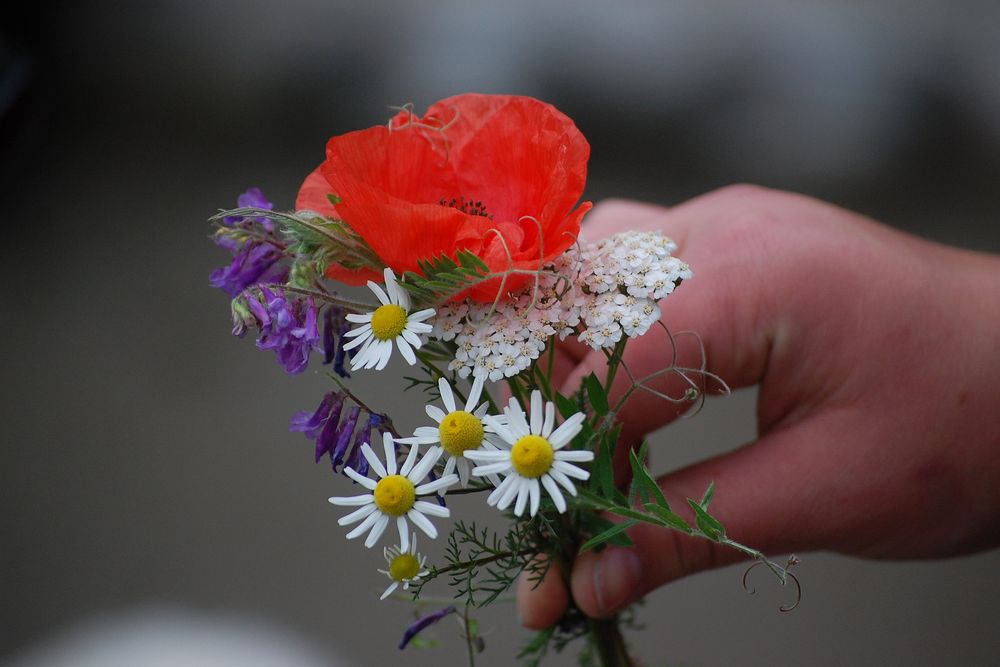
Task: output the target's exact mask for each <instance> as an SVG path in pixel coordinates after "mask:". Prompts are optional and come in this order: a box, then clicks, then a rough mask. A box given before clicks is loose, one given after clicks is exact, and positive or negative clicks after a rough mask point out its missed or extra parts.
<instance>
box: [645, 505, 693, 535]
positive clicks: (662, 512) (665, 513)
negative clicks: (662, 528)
mask: <svg viewBox="0 0 1000 667" xmlns="http://www.w3.org/2000/svg"><path fill="white" fill-rule="evenodd" d="M643 507H645V508H646V511H647V512H649V513H650V514H653V515H655V516H656V518H657V519H659V520H660V521H662V522H663V524H664V525H666V526H669V527H670V528H675V529H677V530H679V531H681V532H682V533H687V534H688V535H690V534H691V532H692V531H691V526H689V525H688V524H687V521H685V520H684V518H683V517H681V516H680V515H679V514H674V513H673V512H671V511H670V510H668V509H665V508H663V507H660V506H659V505H657V504H656V503H646V504H645V505H643Z"/></svg>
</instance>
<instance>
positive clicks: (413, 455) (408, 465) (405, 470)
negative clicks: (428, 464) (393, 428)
mask: <svg viewBox="0 0 1000 667" xmlns="http://www.w3.org/2000/svg"><path fill="white" fill-rule="evenodd" d="M407 439H408V440H411V439H413V438H407ZM397 442H401V441H398V440H397ZM416 462H417V448H416V446H411V447H410V451H408V452H407V453H406V460H405V461H403V467H402V468H400V469H399V474H400V475H402V476H403V477H406V476H407V475H409V474H410V471H411V470H413V464H414V463H416Z"/></svg>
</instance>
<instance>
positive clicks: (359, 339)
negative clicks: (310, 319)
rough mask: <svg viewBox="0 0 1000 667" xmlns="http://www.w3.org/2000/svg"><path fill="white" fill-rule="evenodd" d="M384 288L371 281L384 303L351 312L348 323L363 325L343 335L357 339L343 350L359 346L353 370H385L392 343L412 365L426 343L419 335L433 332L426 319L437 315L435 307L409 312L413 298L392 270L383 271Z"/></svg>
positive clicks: (378, 296)
mask: <svg viewBox="0 0 1000 667" xmlns="http://www.w3.org/2000/svg"><path fill="white" fill-rule="evenodd" d="M384 276H385V289H382V287H381V286H379V285H378V284H377V283H375V282H373V281H370V280H369V281H368V287H369V288H370V289H371V291H372V292H373V293H374V294H375V296H376V298H378V300H379V302H380V303H381V304H382V305H381V306H379V307H378V308H376V309H375V310H374V311H372V312H370V313H364V314H357V313H349V314H348V315H347V316H346V317H347V320H348V321H349V322H354V323H355V324H361V325H362V326H360V327H358V328H356V329H351V330H350V331H348V332H347V333H345V334H344V336H345V337H347V338H354V340H352V341H351V342H350V343H347V344H345V345H344V350H348V351H349V350H353V349H355V348H358V347H359V346H360V349H359V350H358V351H357V353H356V354H355V355H354V359H353V360H352V361H351V370H352V371H353V370H357V369H359V368H366V369H367V368H374V369H375V370H377V371H380V370H382V369H383V368H385V367H386V365H387V364H388V363H389V358H390V357H391V356H392V344H393V342H395V343H396V347H397V348H399V353H400V354H401V355H403V358H404V359H405V360H406V362H407V363H408V364H410V365H411V366H412V365H413V364H415V363H417V357H416V355H415V354H414V353H413V350H414V349H418V350H419V349H420V347H421V346H422V345H423V341H422V340H421V339H420V334H423V333H427V332H429V331H431V325H429V324H426V323H425V322H424V320H427V319H429V318H431V317H433V316H434V309H433V308H425V309H424V310H418V311H417V312H415V313H411V312H410V296H409V295H408V294H407V293H406V291H405V290H403V289H402V288H400V287H399V285H398V284H397V283H396V275H395V274H394V273H393V272H392V269H390V268H388V267H387V268H386V269H385V271H384Z"/></svg>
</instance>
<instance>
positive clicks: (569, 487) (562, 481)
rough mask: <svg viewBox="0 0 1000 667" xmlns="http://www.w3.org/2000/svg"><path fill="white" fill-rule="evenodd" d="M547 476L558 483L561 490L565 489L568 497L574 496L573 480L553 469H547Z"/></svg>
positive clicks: (574, 486)
mask: <svg viewBox="0 0 1000 667" xmlns="http://www.w3.org/2000/svg"><path fill="white" fill-rule="evenodd" d="M548 474H549V476H551V477H552V479H554V480H555V481H556V482H558V484H559V485H560V486H561V487H562V488H564V489H566V491H568V492H569V495H571V496H575V495H576V484H574V483H573V480H571V479H570V478H569V477H567V476H566V475H564V474H562V473H561V472H559V471H558V470H556V469H555V468H554V467H552V468H549V472H548Z"/></svg>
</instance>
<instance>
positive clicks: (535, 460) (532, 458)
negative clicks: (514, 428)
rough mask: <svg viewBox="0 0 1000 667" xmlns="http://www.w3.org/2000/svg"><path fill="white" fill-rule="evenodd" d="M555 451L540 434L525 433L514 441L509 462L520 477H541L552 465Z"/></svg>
mask: <svg viewBox="0 0 1000 667" xmlns="http://www.w3.org/2000/svg"><path fill="white" fill-rule="evenodd" d="M555 457H556V453H555V451H554V450H553V449H552V445H551V444H549V441H548V440H546V439H545V438H543V437H542V436H540V435H526V436H524V437H523V438H521V439H519V440H518V441H517V442H515V443H514V448H513V449H512V450H511V452H510V462H511V463H512V464H513V465H514V469H515V470H517V472H518V473H519V474H520V475H521V476H522V477H541V476H542V475H544V474H545V473H547V472H548V471H549V468H551V467H552V461H553V460H554V459H555Z"/></svg>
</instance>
